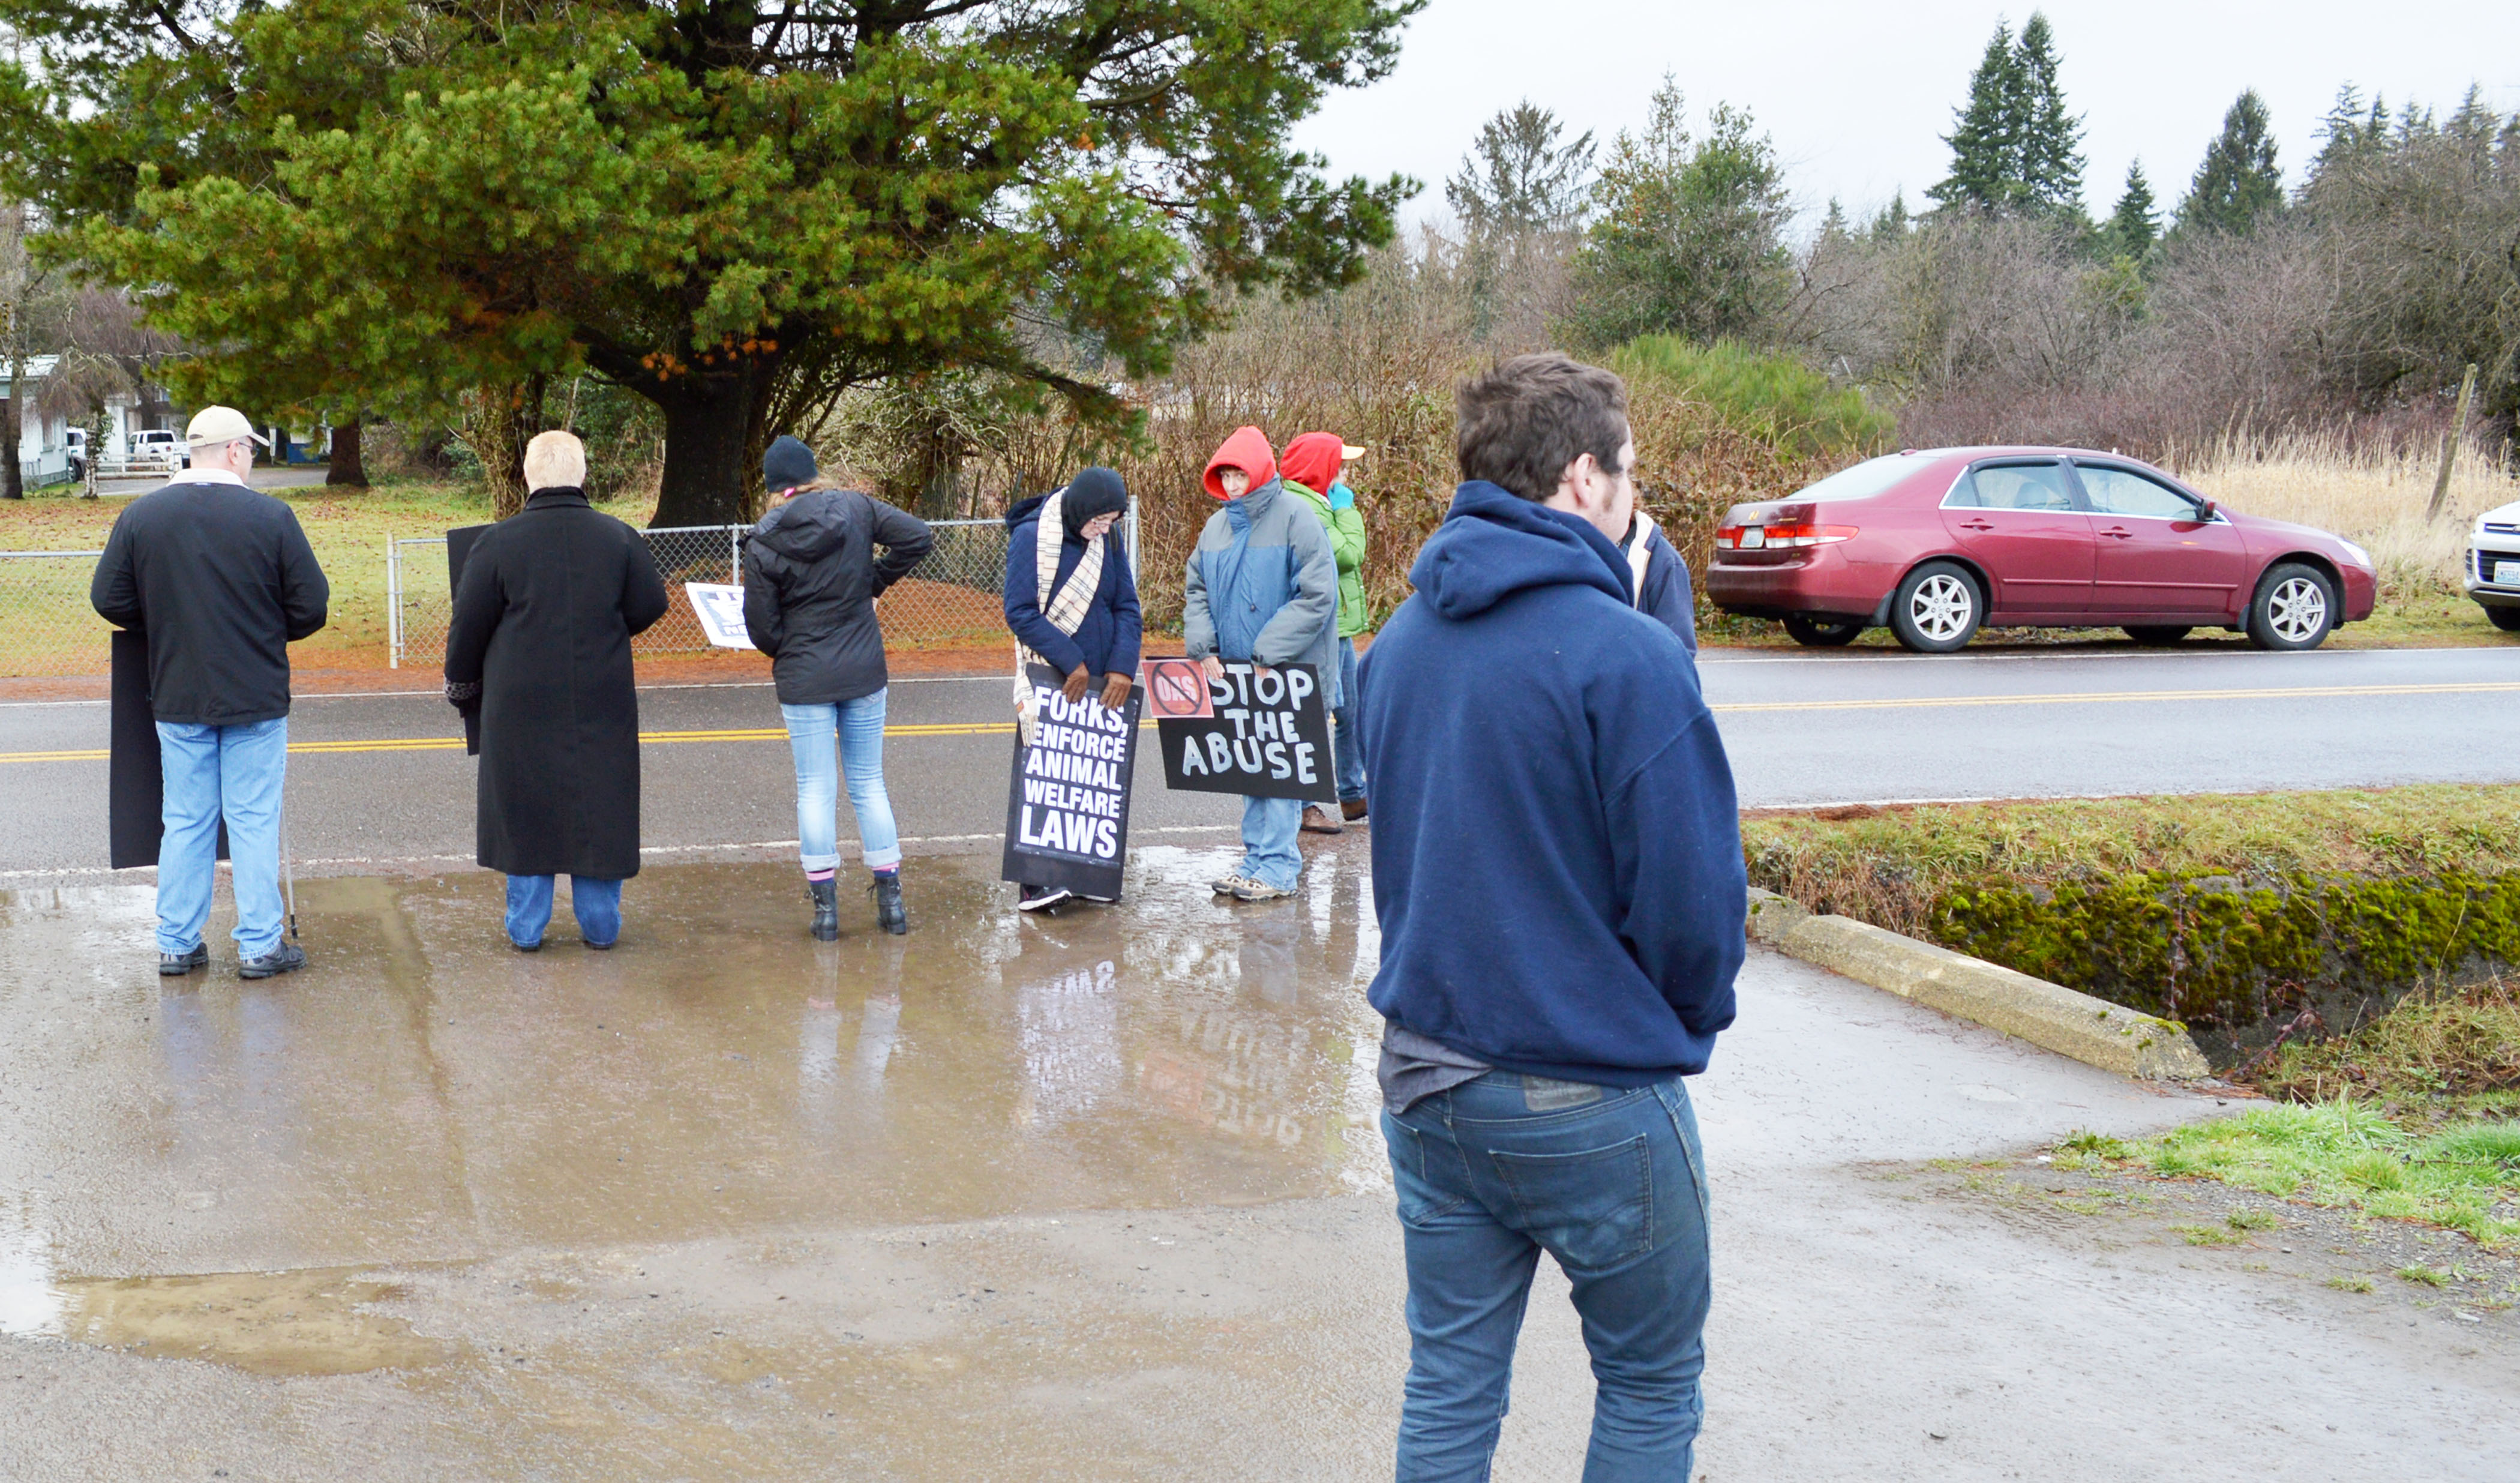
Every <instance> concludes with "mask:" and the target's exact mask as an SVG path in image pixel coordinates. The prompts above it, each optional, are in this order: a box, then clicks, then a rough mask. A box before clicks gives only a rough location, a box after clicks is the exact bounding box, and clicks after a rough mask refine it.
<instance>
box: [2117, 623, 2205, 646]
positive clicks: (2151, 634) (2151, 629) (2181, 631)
mask: <svg viewBox="0 0 2520 1483" xmlns="http://www.w3.org/2000/svg"><path fill="white" fill-rule="evenodd" d="M2193 632H2195V630H2194V629H2192V628H2176V627H2173V626H2171V625H2170V624H2167V623H2139V624H2129V625H2128V626H2127V637H2128V638H2130V639H2133V640H2135V641H2136V642H2137V643H2138V644H2149V645H2153V646H2155V647H2159V646H2162V645H2167V644H2176V643H2178V642H2179V641H2180V640H2182V639H2183V638H2185V637H2187V636H2188V635H2189V634H2190V633H2193Z"/></svg>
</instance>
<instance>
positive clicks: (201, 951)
mask: <svg viewBox="0 0 2520 1483" xmlns="http://www.w3.org/2000/svg"><path fill="white" fill-rule="evenodd" d="M208 966H210V945H209V944H208V943H206V942H197V943H194V944H193V950H192V951H191V952H189V953H160V954H158V975H159V976H160V977H164V978H181V977H183V976H184V975H185V974H187V973H189V972H191V971H193V970H194V969H195V968H206V967H208Z"/></svg>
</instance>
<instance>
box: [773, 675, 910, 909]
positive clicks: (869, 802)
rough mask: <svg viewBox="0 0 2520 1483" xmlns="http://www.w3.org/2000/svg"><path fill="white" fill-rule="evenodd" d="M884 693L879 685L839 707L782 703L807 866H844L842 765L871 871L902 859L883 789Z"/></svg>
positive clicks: (800, 843) (828, 868)
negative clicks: (835, 737) (793, 756)
mask: <svg viewBox="0 0 2520 1483" xmlns="http://www.w3.org/2000/svg"><path fill="white" fill-rule="evenodd" d="M883 697H884V693H883V692H882V691H879V690H878V691H877V692H876V693H875V694H874V695H871V696H861V697H858V698H857V699H854V700H845V701H842V702H841V703H840V704H837V705H782V706H780V707H779V714H780V715H782V716H784V717H786V718H787V748H788V750H790V751H792V752H794V753H795V754H796V852H797V854H798V855H800V856H801V857H803V859H804V862H805V869H806V870H808V871H831V870H837V869H839V864H840V837H839V831H840V825H839V808H840V778H839V775H840V773H841V772H842V771H843V770H845V771H846V772H847V774H848V778H849V809H850V811H851V812H853V813H855V814H856V815H857V816H858V845H859V849H860V852H861V853H862V854H863V855H864V856H865V858H866V863H867V867H868V869H870V870H875V869H880V868H882V867H885V866H894V865H899V864H900V863H901V831H900V830H899V829H898V828H897V827H895V826H894V824H893V822H892V799H891V797H890V795H888V794H886V793H885V792H884V790H883ZM835 732H836V733H837V735H838V747H837V751H838V756H837V758H836V759H834V757H833V756H832V752H833V746H832V738H833V734H834V733H835Z"/></svg>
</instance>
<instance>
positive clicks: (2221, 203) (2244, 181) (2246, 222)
mask: <svg viewBox="0 0 2520 1483" xmlns="http://www.w3.org/2000/svg"><path fill="white" fill-rule="evenodd" d="M2270 122H2271V119H2270V116H2269V114H2268V112H2267V105H2266V100H2264V99H2262V98H2260V97H2259V96H2258V93H2257V89H2255V88H2251V89H2249V90H2248V91H2246V92H2244V93H2242V94H2241V95H2240V96H2239V98H2238V99H2237V100H2235V101H2234V102H2233V103H2232V105H2231V107H2230V109H2229V111H2228V112H2226V113H2224V115H2223V132H2222V133H2221V134H2220V135H2218V136H2216V138H2215V140H2214V142H2213V143H2212V144H2210V145H2208V146H2206V149H2205V162H2204V163H2202V164H2200V165H2198V166H2197V167H2196V178H2195V179H2194V180H2193V181H2192V182H2190V183H2189V185H2188V187H2187V199H2186V200H2184V201H2183V202H2180V203H2179V226H2178V228H2177V230H2178V231H2179V232H2180V233H2181V234H2182V235H2183V236H2193V235H2197V234H2200V233H2214V234H2224V235H2229V236H2238V235H2240V234H2242V233H2245V232H2247V231H2248V230H2249V229H2250V228H2251V227H2254V226H2256V225H2257V222H2258V218H2259V217H2260V216H2263V215H2265V214H2266V213H2267V212H2269V211H2275V210H2281V209H2282V208H2283V200H2284V194H2283V171H2282V169H2281V168H2279V167H2278V166H2277V165H2276V163H2275V139H2274V133H2273V130H2272V129H2271V128H2270V127H2269V125H2270Z"/></svg>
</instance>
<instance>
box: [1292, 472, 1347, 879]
mask: <svg viewBox="0 0 2520 1483" xmlns="http://www.w3.org/2000/svg"><path fill="white" fill-rule="evenodd" d="M1364 456H1365V450H1364V449H1362V448H1359V447H1356V446H1355V445H1353V444H1350V443H1346V442H1342V441H1341V440H1340V439H1339V438H1338V437H1337V436H1336V435H1335V434H1333V433H1328V432H1307V433H1304V434H1302V435H1300V436H1298V437H1297V438H1296V439H1295V440H1294V441H1293V442H1290V443H1288V444H1287V445H1286V452H1285V455H1284V457H1283V458H1281V459H1280V460H1279V462H1278V472H1279V476H1280V477H1281V478H1282V479H1283V480H1284V482H1285V485H1286V490H1287V492H1288V493H1290V494H1295V495H1299V496H1301V497H1302V499H1303V501H1304V503H1305V504H1307V505H1309V506H1311V507H1312V510H1313V513H1314V514H1315V515H1318V516H1320V517H1322V525H1323V526H1324V528H1326V529H1328V531H1329V536H1330V555H1331V556H1332V557H1333V558H1334V559H1336V561H1337V562H1338V689H1337V691H1336V692H1335V694H1336V696H1337V697H1338V698H1337V700H1336V702H1335V703H1333V704H1332V705H1331V707H1330V726H1331V734H1330V753H1331V756H1332V757H1333V758H1334V759H1335V766H1336V767H1337V769H1338V796H1339V811H1338V813H1336V814H1332V813H1331V812H1330V811H1329V810H1328V809H1326V808H1324V807H1322V806H1321V805H1320V804H1318V803H1315V804H1308V805H1306V807H1305V809H1304V828H1305V829H1306V830H1308V831H1311V832H1313V833H1316V834H1335V833H1339V832H1342V831H1344V830H1345V829H1346V827H1347V826H1346V824H1345V823H1344V822H1342V821H1343V820H1357V819H1363V818H1364V817H1365V814H1366V807H1365V747H1364V743H1363V741H1362V740H1361V739H1360V738H1359V737H1358V735H1357V731H1356V637H1357V635H1359V634H1361V633H1363V632H1365V622H1366V608H1365V577H1364V575H1363V572H1364V568H1365V517H1364V516H1362V515H1359V514H1358V513H1357V509H1356V491H1355V490H1353V489H1350V488H1349V487H1348V486H1347V483H1346V481H1345V480H1344V479H1342V478H1340V476H1339V474H1340V472H1341V470H1342V469H1344V468H1345V466H1346V465H1347V464H1348V463H1349V462H1351V461H1353V460H1355V459H1360V458H1363V457H1364Z"/></svg>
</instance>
